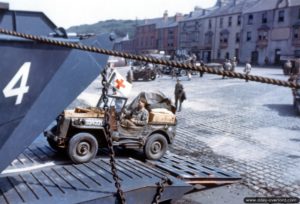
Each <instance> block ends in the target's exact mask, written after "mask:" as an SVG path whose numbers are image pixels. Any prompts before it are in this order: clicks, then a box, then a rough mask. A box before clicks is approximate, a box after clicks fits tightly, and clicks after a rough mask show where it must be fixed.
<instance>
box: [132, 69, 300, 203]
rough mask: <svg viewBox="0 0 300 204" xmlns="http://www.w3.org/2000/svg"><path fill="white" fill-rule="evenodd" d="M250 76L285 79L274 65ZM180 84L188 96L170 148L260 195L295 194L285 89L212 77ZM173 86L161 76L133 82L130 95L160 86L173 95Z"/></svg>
mask: <svg viewBox="0 0 300 204" xmlns="http://www.w3.org/2000/svg"><path fill="white" fill-rule="evenodd" d="M238 70H241V68H240V69H238ZM254 74H258V75H263V76H268V77H274V78H279V79H286V78H285V77H284V76H283V75H282V74H281V70H278V69H277V70H276V69H254ZM182 84H183V85H184V87H185V90H186V93H187V97H188V100H187V101H186V102H184V104H183V107H184V108H183V111H182V112H179V113H178V114H177V117H178V128H177V138H176V140H175V143H174V145H173V146H172V147H171V148H170V151H171V152H173V153H176V154H179V155H185V156H187V157H192V158H193V159H197V160H198V161H199V162H202V163H204V164H209V165H213V166H217V167H220V168H223V169H226V170H229V171H235V172H237V173H239V174H241V175H242V177H243V181H242V182H243V184H245V185H246V186H248V187H249V188H250V189H252V190H255V191H256V192H258V193H260V194H261V195H264V196H297V197H300V131H299V130H300V117H299V116H297V114H296V113H295V110H294V109H293V106H292V95H291V90H290V89H288V88H281V87H277V86H272V85H264V84H260V83H255V82H249V83H245V82H244V81H241V80H237V79H224V80H222V79H221V77H219V76H213V75H204V78H199V77H198V76H194V77H193V78H192V80H191V81H185V78H184V77H183V78H182ZM174 85H175V80H171V79H170V78H169V77H167V76H165V77H163V78H162V79H157V80H156V81H154V82H137V83H135V84H134V87H135V89H134V93H132V95H133V96H134V95H135V94H136V93H138V92H139V91H141V90H153V89H154V90H155V89H158V88H160V89H161V91H163V92H164V93H166V94H167V95H168V96H169V97H172V98H173V89H174ZM158 86H159V87H158ZM148 88H149V89H148Z"/></svg>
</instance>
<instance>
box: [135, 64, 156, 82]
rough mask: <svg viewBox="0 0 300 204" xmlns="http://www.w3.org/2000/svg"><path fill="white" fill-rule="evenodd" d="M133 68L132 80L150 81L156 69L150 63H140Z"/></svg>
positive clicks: (154, 75) (153, 78)
mask: <svg viewBox="0 0 300 204" xmlns="http://www.w3.org/2000/svg"><path fill="white" fill-rule="evenodd" d="M132 68H133V81H139V80H143V81H150V80H152V81H153V80H155V79H156V71H155V69H154V67H153V65H152V64H146V65H143V64H142V65H140V66H137V67H132Z"/></svg>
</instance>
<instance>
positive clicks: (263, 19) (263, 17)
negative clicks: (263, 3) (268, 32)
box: [261, 13, 268, 24]
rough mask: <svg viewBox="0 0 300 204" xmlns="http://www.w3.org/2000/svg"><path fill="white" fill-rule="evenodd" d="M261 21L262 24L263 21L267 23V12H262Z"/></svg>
mask: <svg viewBox="0 0 300 204" xmlns="http://www.w3.org/2000/svg"><path fill="white" fill-rule="evenodd" d="M261 22H262V23H263V24H264V23H268V18H267V13H263V14H262V19H261Z"/></svg>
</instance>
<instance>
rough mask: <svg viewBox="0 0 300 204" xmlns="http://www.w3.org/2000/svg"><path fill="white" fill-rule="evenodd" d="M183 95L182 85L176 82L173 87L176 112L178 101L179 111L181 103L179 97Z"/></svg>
mask: <svg viewBox="0 0 300 204" xmlns="http://www.w3.org/2000/svg"><path fill="white" fill-rule="evenodd" d="M183 93H184V91H183V86H182V84H181V83H179V82H177V83H176V85H175V92H174V94H175V107H176V110H177V107H178V101H179V109H181V103H182V100H181V97H182V94H183Z"/></svg>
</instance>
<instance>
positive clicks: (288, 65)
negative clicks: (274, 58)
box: [283, 60, 292, 75]
mask: <svg viewBox="0 0 300 204" xmlns="http://www.w3.org/2000/svg"><path fill="white" fill-rule="evenodd" d="M283 69H284V70H283V72H284V74H285V75H290V74H291V71H292V63H291V61H290V60H287V61H286V62H285V63H284V66H283Z"/></svg>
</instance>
